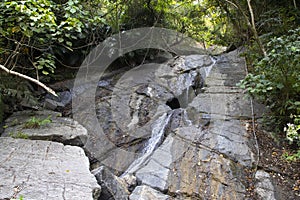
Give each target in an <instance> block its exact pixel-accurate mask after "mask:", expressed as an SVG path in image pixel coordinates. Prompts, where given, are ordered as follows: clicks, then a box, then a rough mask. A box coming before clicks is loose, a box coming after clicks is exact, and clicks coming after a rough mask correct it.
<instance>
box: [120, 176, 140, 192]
mask: <svg viewBox="0 0 300 200" xmlns="http://www.w3.org/2000/svg"><path fill="white" fill-rule="evenodd" d="M121 179H123V180H124V182H125V183H126V185H127V189H128V191H130V192H132V191H133V190H134V188H135V187H136V185H137V180H136V177H135V176H133V175H132V174H126V175H125V176H123V177H121Z"/></svg>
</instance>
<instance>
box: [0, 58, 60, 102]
mask: <svg viewBox="0 0 300 200" xmlns="http://www.w3.org/2000/svg"><path fill="white" fill-rule="evenodd" d="M0 69H2V70H4V71H5V72H6V73H8V74H12V75H15V76H19V77H21V78H24V79H26V80H29V81H31V82H33V83H35V84H37V85H39V86H41V87H42V88H44V89H45V90H46V91H47V92H49V93H51V94H52V95H54V96H57V94H56V93H55V91H54V90H52V89H51V88H49V87H47V86H46V85H45V84H44V83H42V82H40V81H38V80H36V79H34V78H31V77H29V76H26V75H24V74H21V73H19V72H15V71H12V70H9V69H7V68H6V67H5V66H4V65H1V64H0Z"/></svg>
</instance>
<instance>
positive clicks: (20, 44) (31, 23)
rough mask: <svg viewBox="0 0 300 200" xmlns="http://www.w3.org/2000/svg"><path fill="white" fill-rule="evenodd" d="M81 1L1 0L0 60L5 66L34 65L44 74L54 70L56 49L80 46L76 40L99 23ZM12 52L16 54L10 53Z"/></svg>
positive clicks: (87, 33)
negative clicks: (16, 53)
mask: <svg viewBox="0 0 300 200" xmlns="http://www.w3.org/2000/svg"><path fill="white" fill-rule="evenodd" d="M84 2H85V1H81V0H75V1H74V0H68V1H66V2H65V3H61V4H60V3H55V2H54V1H52V0H24V1H10V0H3V1H1V2H0V11H1V15H0V35H1V37H2V40H1V41H0V43H1V42H2V44H3V45H1V47H0V56H1V57H2V59H0V63H1V60H2V63H5V64H6V67H8V68H11V67H13V66H16V67H17V68H15V69H19V68H21V67H22V68H23V69H24V67H26V68H27V69H28V67H32V66H33V67H34V68H35V71H37V72H38V71H41V72H42V74H44V75H48V74H49V73H54V69H55V59H56V55H55V53H56V52H57V51H59V50H60V49H62V47H63V48H64V49H68V50H70V51H73V50H72V48H73V47H75V48H79V47H78V45H82V44H79V43H76V42H75V41H78V40H85V39H86V38H87V37H89V35H90V34H91V32H92V31H94V32H96V31H97V30H99V29H100V28H101V27H102V26H101V24H102V21H103V20H102V18H101V16H100V15H94V14H95V13H91V11H89V10H87V8H86V7H85V6H88V4H85V3H84ZM94 40H95V38H94ZM14 52H18V55H17V56H11V55H12V53H14ZM37 76H38V74H37Z"/></svg>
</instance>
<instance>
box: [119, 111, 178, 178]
mask: <svg viewBox="0 0 300 200" xmlns="http://www.w3.org/2000/svg"><path fill="white" fill-rule="evenodd" d="M173 112H174V111H173V110H172V111H170V112H168V113H164V114H163V115H162V116H160V117H159V118H158V119H157V120H156V121H155V122H154V123H153V128H152V133H151V137H150V139H149V140H148V142H147V143H146V145H145V148H144V149H143V151H142V153H143V155H142V156H141V157H139V158H138V159H136V160H135V161H134V162H133V163H132V164H131V165H130V166H129V167H128V169H127V170H126V171H125V172H124V174H123V175H122V176H124V175H126V174H132V173H134V172H135V171H137V170H138V169H139V168H140V167H141V166H142V165H143V164H144V163H145V161H146V160H147V159H148V158H149V156H150V155H151V154H152V153H153V151H154V150H155V149H156V148H157V147H158V146H159V144H160V143H161V142H162V140H163V137H164V133H165V130H166V128H167V126H168V124H169V123H170V119H171V116H172V114H173Z"/></svg>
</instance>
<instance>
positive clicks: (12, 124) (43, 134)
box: [2, 110, 88, 146]
mask: <svg viewBox="0 0 300 200" xmlns="http://www.w3.org/2000/svg"><path fill="white" fill-rule="evenodd" d="M33 119H35V120H33ZM45 119H49V120H51V122H49V123H45V124H43V125H39V123H43V120H45ZM34 121H38V122H36V123H34ZM5 123H6V126H7V128H6V129H5V131H4V133H3V134H2V136H6V137H8V136H11V137H19V136H18V135H20V133H21V135H23V136H24V137H28V138H29V139H33V140H49V141H56V142H61V143H63V144H66V145H76V146H83V145H84V144H85V142H86V140H87V136H88V134H87V130H86V129H85V128H84V127H83V126H82V125H80V124H78V122H76V121H74V120H73V119H70V118H64V117H60V113H57V112H53V111H46V110H44V111H20V112H16V113H14V114H13V115H12V116H10V117H9V118H8V119H7V120H6V121H5ZM38 126H39V127H38Z"/></svg>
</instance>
